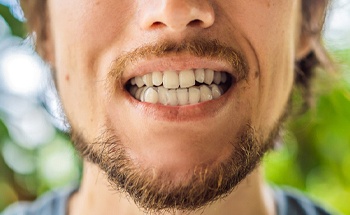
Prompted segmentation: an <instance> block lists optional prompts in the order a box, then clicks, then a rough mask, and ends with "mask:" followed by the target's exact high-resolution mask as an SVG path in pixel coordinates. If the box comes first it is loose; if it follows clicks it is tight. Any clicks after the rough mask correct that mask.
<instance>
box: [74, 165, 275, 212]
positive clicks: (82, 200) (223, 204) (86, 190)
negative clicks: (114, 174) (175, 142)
mask: <svg viewBox="0 0 350 215" xmlns="http://www.w3.org/2000/svg"><path fill="white" fill-rule="evenodd" d="M68 210H69V215H78V214H85V215H93V214H104V215H112V214H122V215H138V214H145V212H144V211H143V210H142V209H139V208H138V207H137V206H136V205H135V204H134V202H133V201H132V200H131V199H130V198H128V197H127V196H126V195H125V194H124V193H120V192H118V191H116V190H112V189H111V187H110V185H109V183H108V181H107V179H106V177H105V175H104V173H103V172H102V171H101V170H100V169H99V168H98V167H97V166H95V165H93V164H91V163H88V162H85V163H84V173H83V180H82V183H81V187H80V189H79V191H78V192H77V193H76V194H74V195H73V196H72V197H71V199H70V201H69V206H68ZM162 214H167V213H162ZM176 214H178V215H180V214H182V213H181V212H176ZM185 214H190V215H197V214H201V215H214V214H240V215H256V214H259V215H273V214H276V212H275V204H274V199H273V194H272V192H271V190H270V188H269V187H268V186H267V185H266V184H265V182H264V179H263V176H262V171H261V168H260V167H258V168H256V169H255V170H254V171H253V172H252V173H251V174H250V175H249V176H248V177H246V178H245V179H244V180H243V181H242V182H241V183H240V184H239V185H238V186H237V187H236V188H235V190H234V191H233V192H232V193H231V194H230V195H228V196H227V197H225V198H224V199H222V200H218V201H216V202H214V203H212V204H209V206H207V207H205V208H204V209H203V210H198V211H196V212H193V213H188V212H187V213H185Z"/></svg>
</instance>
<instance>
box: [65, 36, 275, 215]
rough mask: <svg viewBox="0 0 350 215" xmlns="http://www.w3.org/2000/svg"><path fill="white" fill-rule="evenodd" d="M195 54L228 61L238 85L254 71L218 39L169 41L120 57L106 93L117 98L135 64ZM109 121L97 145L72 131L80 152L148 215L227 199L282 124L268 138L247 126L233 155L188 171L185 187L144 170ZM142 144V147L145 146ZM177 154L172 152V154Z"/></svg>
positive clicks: (235, 139) (232, 139)
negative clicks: (219, 161)
mask: <svg viewBox="0 0 350 215" xmlns="http://www.w3.org/2000/svg"><path fill="white" fill-rule="evenodd" d="M178 53H189V54H191V55H194V56H197V57H203V58H214V59H220V60H224V61H226V62H228V63H229V64H230V65H231V66H232V68H233V70H234V73H235V75H234V79H235V81H237V82H238V81H240V80H244V79H245V78H246V77H247V75H248V72H249V69H248V66H247V64H246V63H245V62H246V61H245V59H244V58H243V57H242V55H241V54H240V53H239V52H237V51H236V50H234V49H233V48H230V47H228V46H225V45H222V44H220V43H219V42H218V41H207V40H193V41H185V42H183V43H182V44H177V43H173V42H164V43H160V44H157V45H147V46H144V47H141V48H138V49H136V50H134V51H132V52H130V53H127V54H125V55H123V56H121V57H119V58H118V59H117V60H116V61H115V62H114V64H113V68H112V69H111V71H110V72H109V74H108V77H107V80H106V90H107V92H108V93H109V95H110V96H113V95H114V93H113V92H114V90H116V87H123V86H121V77H122V74H123V72H124V70H125V68H126V66H128V65H129V64H132V63H133V62H134V61H137V60H138V59H144V58H147V57H162V56H167V55H169V54H178ZM108 120H109V119H106V120H105V121H106V124H105V125H104V128H103V132H101V134H100V135H99V136H98V137H96V138H95V139H94V141H92V142H88V141H86V139H85V138H84V135H83V133H82V132H80V131H79V130H77V129H75V128H72V131H71V136H72V140H73V142H74V144H75V147H76V149H77V151H78V152H79V153H80V154H81V156H82V157H83V158H84V159H86V160H87V161H89V162H91V163H94V164H96V165H98V166H99V167H100V169H101V170H103V171H104V172H105V173H106V176H107V178H108V180H109V182H110V184H111V186H112V187H113V188H114V189H115V190H117V191H118V192H123V193H126V194H127V195H128V196H129V197H131V199H132V200H133V201H134V202H135V203H136V204H137V205H138V206H139V207H140V208H142V209H144V210H145V211H148V212H165V211H177V210H178V211H194V210H198V209H200V208H202V207H204V206H206V205H207V204H209V203H211V202H213V201H215V200H218V199H220V198H223V197H225V196H227V195H228V194H229V193H230V192H231V191H232V190H233V189H234V188H235V187H236V186H237V185H238V184H239V183H240V182H241V181H242V180H243V179H244V178H246V177H247V175H248V174H249V173H251V172H252V171H253V170H254V169H255V168H256V166H257V165H258V164H259V162H260V161H261V158H262V157H263V155H264V154H265V152H266V151H268V150H269V149H271V148H272V147H273V143H274V140H275V139H276V136H278V133H279V128H280V123H277V124H276V126H275V128H273V129H272V130H271V132H270V135H269V137H268V138H265V139H263V138H262V137H261V134H259V132H257V131H256V130H255V129H254V128H253V127H252V126H251V125H250V123H249V122H247V124H245V125H242V126H241V131H240V132H238V135H235V136H232V137H230V138H229V142H228V143H218V145H220V144H231V145H232V151H231V153H230V156H229V157H228V158H227V159H225V160H224V161H222V162H221V163H218V164H215V165H214V164H213V165H210V164H206V165H204V164H203V165H199V166H196V167H195V168H193V169H192V170H191V171H190V172H188V178H187V179H186V180H185V181H184V182H183V183H175V182H174V181H173V180H172V179H171V176H170V173H169V172H164V171H163V172H156V173H155V172H154V171H153V170H152V169H150V168H141V167H140V166H138V165H137V164H136V163H135V162H134V161H133V160H132V159H131V157H130V156H129V154H128V152H127V148H126V147H125V145H126V144H125V143H123V142H121V141H120V138H119V137H118V135H117V134H118V131H116V130H113V129H112V126H110V125H109V124H110V123H108ZM141 144H142V143H141ZM169 153H171V152H169Z"/></svg>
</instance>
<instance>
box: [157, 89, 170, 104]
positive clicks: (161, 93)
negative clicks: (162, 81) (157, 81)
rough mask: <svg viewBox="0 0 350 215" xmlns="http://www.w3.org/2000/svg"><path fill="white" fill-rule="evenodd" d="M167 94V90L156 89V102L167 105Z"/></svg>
mask: <svg viewBox="0 0 350 215" xmlns="http://www.w3.org/2000/svg"><path fill="white" fill-rule="evenodd" d="M167 93H168V89H165V88H164V87H163V86H160V87H158V101H159V102H160V103H161V104H163V105H167V103H168V101H167Z"/></svg>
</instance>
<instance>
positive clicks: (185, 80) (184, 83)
mask: <svg viewBox="0 0 350 215" xmlns="http://www.w3.org/2000/svg"><path fill="white" fill-rule="evenodd" d="M179 82H180V87H181V88H188V87H192V86H194V85H195V84H196V79H195V76H194V72H193V70H183V71H180V74H179Z"/></svg>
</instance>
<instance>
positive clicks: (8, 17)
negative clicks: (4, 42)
mask: <svg viewBox="0 0 350 215" xmlns="http://www.w3.org/2000/svg"><path fill="white" fill-rule="evenodd" d="M0 16H2V17H3V18H4V19H5V21H6V22H7V23H8V24H9V26H10V28H11V30H12V34H13V35H15V36H19V37H24V36H25V33H26V32H25V27H24V24H23V23H22V22H20V21H19V20H17V19H16V18H14V17H13V16H12V14H11V12H10V9H9V8H8V7H6V6H4V5H2V4H0Z"/></svg>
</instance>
